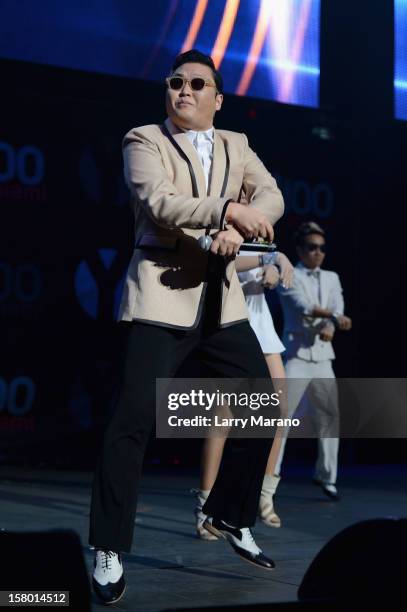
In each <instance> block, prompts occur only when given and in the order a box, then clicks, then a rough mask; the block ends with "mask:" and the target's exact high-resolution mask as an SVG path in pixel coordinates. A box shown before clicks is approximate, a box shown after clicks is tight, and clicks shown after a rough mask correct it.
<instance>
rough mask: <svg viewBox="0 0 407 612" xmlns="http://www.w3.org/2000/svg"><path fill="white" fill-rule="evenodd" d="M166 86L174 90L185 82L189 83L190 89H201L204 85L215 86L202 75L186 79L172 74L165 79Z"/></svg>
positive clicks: (178, 88) (180, 87) (177, 89)
mask: <svg viewBox="0 0 407 612" xmlns="http://www.w3.org/2000/svg"><path fill="white" fill-rule="evenodd" d="M165 81H166V83H167V85H168V87H169V88H170V89H174V90H175V91H179V90H180V89H182V88H183V87H184V85H185V83H189V85H190V86H191V89H192V90H193V91H201V90H202V89H203V88H204V87H205V85H206V86H207V87H216V85H215V83H211V81H206V80H205V79H203V78H202V77H194V78H193V79H186V78H185V77H183V76H172V77H168V78H166V79H165Z"/></svg>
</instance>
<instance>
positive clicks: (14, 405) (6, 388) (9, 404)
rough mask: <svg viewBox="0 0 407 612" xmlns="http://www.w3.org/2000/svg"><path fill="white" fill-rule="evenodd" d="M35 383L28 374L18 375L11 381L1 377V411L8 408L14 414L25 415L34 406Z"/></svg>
mask: <svg viewBox="0 0 407 612" xmlns="http://www.w3.org/2000/svg"><path fill="white" fill-rule="evenodd" d="M35 391H36V387H35V383H34V381H33V380H32V379H31V378H28V377H27V376H17V377H16V378H14V379H13V380H12V381H11V382H10V383H7V381H6V380H4V378H0V413H1V412H2V411H3V410H6V411H7V412H8V413H9V414H11V415H12V416H24V415H26V414H27V413H28V412H30V410H31V409H32V407H33V403H34V399H35Z"/></svg>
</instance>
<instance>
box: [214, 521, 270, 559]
mask: <svg viewBox="0 0 407 612" xmlns="http://www.w3.org/2000/svg"><path fill="white" fill-rule="evenodd" d="M203 526H204V527H205V529H207V530H208V531H209V532H210V533H213V534H214V535H216V536H217V537H218V538H224V539H225V540H227V541H228V542H229V544H230V545H231V546H232V548H233V550H234V551H235V553H237V554H238V555H239V557H242V559H244V560H245V561H248V562H249V563H253V565H257V567H262V568H263V569H267V570H272V569H274V568H275V566H276V564H275V563H274V561H273V560H272V559H270V558H269V557H266V555H265V554H264V553H263V552H262V550H261V549H260V548H259V547H258V546H257V544H256V542H255V541H254V538H253V535H252V532H251V531H250V528H249V527H241V528H238V527H233V526H232V525H228V523H225V522H224V521H222V520H220V519H215V518H212V517H209V518H208V519H207V520H206V521H205V522H204V524H203Z"/></svg>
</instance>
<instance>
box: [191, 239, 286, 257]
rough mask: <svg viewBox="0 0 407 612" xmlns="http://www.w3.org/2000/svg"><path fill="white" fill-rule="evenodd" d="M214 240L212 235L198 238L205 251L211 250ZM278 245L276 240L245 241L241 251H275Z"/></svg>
mask: <svg viewBox="0 0 407 612" xmlns="http://www.w3.org/2000/svg"><path fill="white" fill-rule="evenodd" d="M212 242H213V238H212V237H211V236H209V235H208V236H200V237H199V238H198V244H199V246H200V247H201V249H202V250H203V251H209V249H210V248H211V244H212ZM276 248H277V245H276V243H275V242H256V241H252V242H243V243H242V244H241V245H240V249H239V252H240V251H253V252H254V253H256V252H257V253H270V252H272V251H275V250H276Z"/></svg>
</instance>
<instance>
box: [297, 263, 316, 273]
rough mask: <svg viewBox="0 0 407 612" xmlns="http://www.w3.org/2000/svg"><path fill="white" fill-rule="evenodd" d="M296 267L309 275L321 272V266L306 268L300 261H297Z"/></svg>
mask: <svg viewBox="0 0 407 612" xmlns="http://www.w3.org/2000/svg"><path fill="white" fill-rule="evenodd" d="M296 267H297V268H299V269H300V270H302V271H303V272H305V273H306V274H309V275H310V276H311V275H315V273H316V274H319V273H320V272H321V268H320V267H319V266H318V267H316V268H307V266H304V264H303V263H302V261H299V262H298V263H297V265H296Z"/></svg>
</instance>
